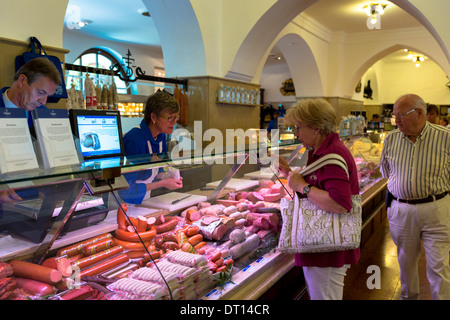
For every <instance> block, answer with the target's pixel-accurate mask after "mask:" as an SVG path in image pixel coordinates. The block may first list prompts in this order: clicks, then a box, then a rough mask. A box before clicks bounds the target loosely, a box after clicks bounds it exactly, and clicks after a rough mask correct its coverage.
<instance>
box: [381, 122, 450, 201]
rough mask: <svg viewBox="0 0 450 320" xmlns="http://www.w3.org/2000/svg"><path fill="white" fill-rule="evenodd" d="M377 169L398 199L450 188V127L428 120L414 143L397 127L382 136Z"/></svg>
mask: <svg viewBox="0 0 450 320" xmlns="http://www.w3.org/2000/svg"><path fill="white" fill-rule="evenodd" d="M380 170H381V173H382V175H383V177H385V178H388V179H389V181H388V184H387V186H388V190H389V191H390V192H391V193H392V194H393V195H394V196H395V197H397V198H400V199H420V198H426V197H428V196H429V195H437V194H440V193H443V192H447V191H449V190H450V182H449V178H450V130H449V129H448V128H445V127H443V126H440V125H435V124H431V123H429V122H428V121H427V122H426V123H425V127H424V128H423V130H422V133H421V134H420V135H419V136H418V137H417V140H416V142H415V143H413V142H412V141H411V139H409V138H408V137H406V136H405V135H404V134H403V133H402V132H401V131H400V130H399V129H396V130H393V131H392V132H390V133H389V134H388V135H387V136H386V138H385V139H384V145H383V152H382V154H381V161H380Z"/></svg>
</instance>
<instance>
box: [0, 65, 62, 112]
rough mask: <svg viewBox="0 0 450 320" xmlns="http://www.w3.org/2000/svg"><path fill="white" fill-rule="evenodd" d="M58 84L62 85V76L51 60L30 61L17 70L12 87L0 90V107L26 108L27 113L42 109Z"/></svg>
mask: <svg viewBox="0 0 450 320" xmlns="http://www.w3.org/2000/svg"><path fill="white" fill-rule="evenodd" d="M58 84H61V75H60V73H59V71H58V69H57V68H56V67H55V66H54V64H53V63H52V62H51V61H50V60H48V59H47V58H36V59H33V60H30V61H29V62H27V63H26V64H24V65H23V66H22V67H20V68H19V70H17V72H16V74H15V75H14V82H13V83H12V85H11V87H10V88H8V87H4V88H2V89H1V90H0V93H1V98H0V107H1V108H24V109H25V110H26V111H31V110H34V109H36V108H42V107H43V106H44V105H45V104H46V102H47V98H48V97H49V96H51V95H53V93H55V90H56V87H57V86H58Z"/></svg>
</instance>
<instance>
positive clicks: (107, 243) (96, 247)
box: [81, 239, 115, 256]
mask: <svg viewBox="0 0 450 320" xmlns="http://www.w3.org/2000/svg"><path fill="white" fill-rule="evenodd" d="M114 245H115V243H114V241H113V240H112V239H105V240H102V241H99V242H96V243H93V244H88V245H86V246H84V247H83V249H82V250H81V251H82V253H83V254H84V255H85V256H89V255H91V254H95V253H99V252H100V251H103V250H106V249H109V248H111V247H114Z"/></svg>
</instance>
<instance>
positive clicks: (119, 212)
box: [117, 203, 128, 230]
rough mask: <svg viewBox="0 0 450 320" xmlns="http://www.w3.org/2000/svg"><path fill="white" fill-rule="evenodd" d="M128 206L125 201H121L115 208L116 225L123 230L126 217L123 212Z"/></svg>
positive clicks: (125, 224)
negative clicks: (118, 206)
mask: <svg viewBox="0 0 450 320" xmlns="http://www.w3.org/2000/svg"><path fill="white" fill-rule="evenodd" d="M127 210H128V206H127V204H126V203H122V204H121V205H120V208H118V209H117V225H118V228H119V229H121V230H125V228H126V227H127V218H126V216H125V212H127Z"/></svg>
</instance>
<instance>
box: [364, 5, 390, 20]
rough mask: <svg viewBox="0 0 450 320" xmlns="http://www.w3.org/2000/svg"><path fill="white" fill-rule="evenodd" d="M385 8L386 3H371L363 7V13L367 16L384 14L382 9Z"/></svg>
mask: <svg viewBox="0 0 450 320" xmlns="http://www.w3.org/2000/svg"><path fill="white" fill-rule="evenodd" d="M386 7H387V4H386V3H371V4H366V5H365V6H364V7H363V10H364V12H365V13H366V14H367V16H369V17H370V16H373V15H374V14H384V9H385V8H386Z"/></svg>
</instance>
